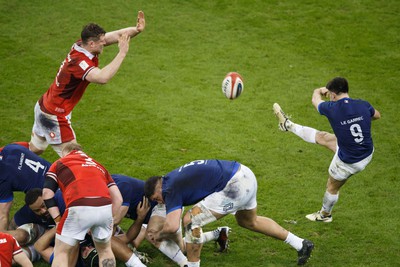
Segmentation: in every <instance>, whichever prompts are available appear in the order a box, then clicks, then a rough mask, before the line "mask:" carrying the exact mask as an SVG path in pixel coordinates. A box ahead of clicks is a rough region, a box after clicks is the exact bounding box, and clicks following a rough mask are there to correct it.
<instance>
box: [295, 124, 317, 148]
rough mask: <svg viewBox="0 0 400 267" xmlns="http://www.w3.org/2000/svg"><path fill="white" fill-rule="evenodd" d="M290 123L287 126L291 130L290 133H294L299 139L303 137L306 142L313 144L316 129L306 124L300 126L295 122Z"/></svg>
mask: <svg viewBox="0 0 400 267" xmlns="http://www.w3.org/2000/svg"><path fill="white" fill-rule="evenodd" d="M291 123H292V125H291V127H290V128H289V131H291V132H292V133H294V134H295V135H297V136H298V137H300V138H301V139H303V140H304V141H306V142H308V143H312V144H315V143H316V141H315V135H316V134H317V132H318V131H317V130H316V129H314V128H311V127H307V126H302V125H300V124H296V123H294V122H291Z"/></svg>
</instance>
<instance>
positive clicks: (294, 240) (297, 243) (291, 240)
mask: <svg viewBox="0 0 400 267" xmlns="http://www.w3.org/2000/svg"><path fill="white" fill-rule="evenodd" d="M303 240H304V239H302V238H300V237H298V236H297V235H294V234H292V233H291V232H289V234H288V236H287V237H286V240H285V243H286V244H289V245H291V246H292V247H293V248H294V249H295V250H297V251H299V250H300V249H301V248H302V247H303Z"/></svg>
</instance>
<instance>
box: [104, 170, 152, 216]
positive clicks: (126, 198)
mask: <svg viewBox="0 0 400 267" xmlns="http://www.w3.org/2000/svg"><path fill="white" fill-rule="evenodd" d="M111 177H112V178H113V179H114V181H115V183H116V185H117V186H118V189H119V191H120V192H121V195H122V199H123V200H122V206H129V209H128V212H127V214H126V215H125V217H127V218H130V219H132V220H136V219H137V212H136V207H137V205H138V204H139V203H140V202H142V201H143V196H144V183H145V182H144V181H142V180H139V179H136V178H133V177H129V176H125V175H121V174H113V175H111ZM155 205H157V202H156V201H150V210H152V209H153V208H154V206H155ZM150 215H151V212H149V213H148V214H147V216H146V218H145V223H147V222H148V220H149V219H150Z"/></svg>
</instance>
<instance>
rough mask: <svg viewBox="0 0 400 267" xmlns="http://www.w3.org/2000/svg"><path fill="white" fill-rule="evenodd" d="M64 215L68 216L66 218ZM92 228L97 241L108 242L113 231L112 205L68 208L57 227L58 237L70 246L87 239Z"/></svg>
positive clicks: (94, 238)
mask: <svg viewBox="0 0 400 267" xmlns="http://www.w3.org/2000/svg"><path fill="white" fill-rule="evenodd" d="M64 216H66V217H65V218H64ZM89 230H90V232H91V235H92V238H93V240H94V241H96V242H107V241H109V240H110V238H111V235H112V232H113V216H112V208H111V204H110V205H105V206H100V207H92V206H75V207H70V208H68V209H67V210H66V211H65V213H64V214H63V218H62V219H61V222H60V223H59V224H58V227H57V233H60V234H57V236H56V237H57V238H58V239H59V240H61V241H62V242H64V243H67V244H68V245H70V246H75V245H76V244H77V243H78V241H79V240H83V239H85V235H86V233H88V231H89Z"/></svg>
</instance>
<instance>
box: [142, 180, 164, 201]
mask: <svg viewBox="0 0 400 267" xmlns="http://www.w3.org/2000/svg"><path fill="white" fill-rule="evenodd" d="M161 186H162V176H152V177H150V178H149V179H147V181H146V182H145V184H144V195H145V196H146V197H147V198H148V199H150V200H151V201H157V202H158V203H164V200H163V198H162V188H161Z"/></svg>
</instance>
